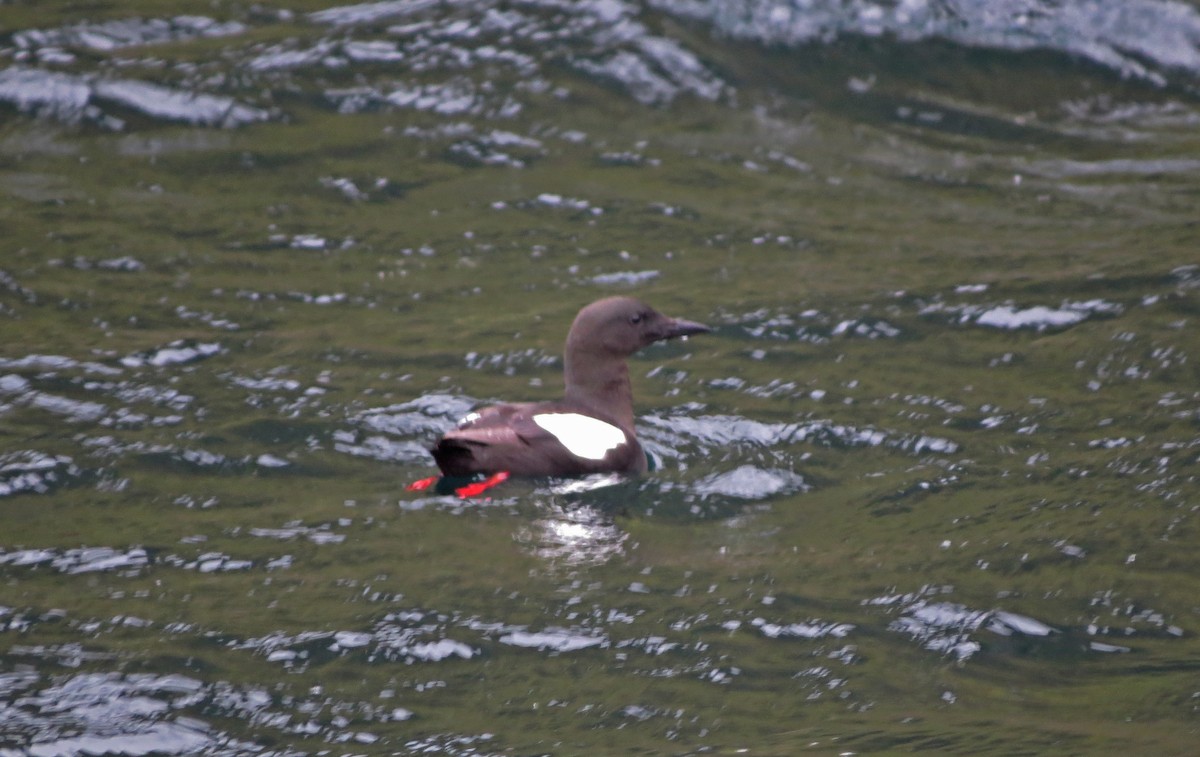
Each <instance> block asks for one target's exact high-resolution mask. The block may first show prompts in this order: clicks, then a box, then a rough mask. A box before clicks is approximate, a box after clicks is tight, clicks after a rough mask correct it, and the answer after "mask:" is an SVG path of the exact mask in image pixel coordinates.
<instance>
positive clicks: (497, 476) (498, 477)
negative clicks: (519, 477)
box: [454, 470, 508, 499]
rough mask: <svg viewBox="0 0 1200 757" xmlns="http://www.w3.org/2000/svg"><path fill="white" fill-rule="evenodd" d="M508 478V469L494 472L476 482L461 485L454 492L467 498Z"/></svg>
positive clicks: (481, 492)
mask: <svg viewBox="0 0 1200 757" xmlns="http://www.w3.org/2000/svg"><path fill="white" fill-rule="evenodd" d="M507 480H508V471H503V470H502V471H500V472H499V473H494V474H492V475H490V476H488V477H487V478H485V479H484V480H482V481H478V482H476V483H474V484H467V485H466V486H460V487H459V488H457V489H455V490H454V493H455V494H457V495H458V496H460V497H462V498H463V499H466V498H467V497H474V496H475V495H476V494H483V493H484V492H485V491H487V490H488V489H491V488H492V487H495V486H499V485H500V484H502V483H504V482H505V481H507Z"/></svg>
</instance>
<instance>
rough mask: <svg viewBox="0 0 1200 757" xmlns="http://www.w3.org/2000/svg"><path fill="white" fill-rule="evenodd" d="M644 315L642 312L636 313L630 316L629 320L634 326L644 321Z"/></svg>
mask: <svg viewBox="0 0 1200 757" xmlns="http://www.w3.org/2000/svg"><path fill="white" fill-rule="evenodd" d="M642 317H643V316H642V314H641V313H635V314H634V315H632V316H630V317H629V322H630V323H632V324H633V325H634V326H636V325H638V324H639V323H641V322H642Z"/></svg>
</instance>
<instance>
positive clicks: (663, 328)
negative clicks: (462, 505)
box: [410, 297, 711, 496]
mask: <svg viewBox="0 0 1200 757" xmlns="http://www.w3.org/2000/svg"><path fill="white" fill-rule="evenodd" d="M708 331H711V329H710V328H709V327H708V326H705V325H704V324H702V323H696V322H695V321H687V320H683V319H680V318H671V317H668V316H665V315H663V314H662V313H659V312H658V311H657V310H655V309H654V308H652V307H650V306H649V305H647V304H646V303H644V302H642V301H640V300H638V299H635V298H633V297H608V298H605V299H602V300H597V301H596V302H593V303H592V304H590V305H588V306H586V307H585V308H583V309H582V310H580V311H579V314H578V315H577V316H575V321H574V322H573V323H572V324H571V329H570V331H569V332H568V333H567V342H566V347H565V350H564V354H563V379H564V383H565V385H566V388H565V391H564V393H563V397H562V399H559V400H553V401H550V402H522V403H506V404H500V405H491V406H489V407H485V408H482V409H480V410H477V411H475V412H473V413H470V414H469V415H467V417H466V418H464V419H463V420H462V421H461V422H460V423H459V425H458V427H457V428H455V429H453V430H451V431H448V432H447V433H446V434H445V435H444V436H442V437H441V438H440V439H439V440H438V441H437V443H436V444H434V446H433V448H432V449H431V452H432V454H433V458H434V460H435V461H436V462H437V465H438V468H440V469H441V471H442V473H443V474H444V475H445V476H447V477H459V476H470V475H475V474H485V475H487V476H489V479H488V480H487V481H485V482H483V484H476V485H472V486H468V487H464V488H462V489H459V490H458V493H459V494H460V495H463V496H467V495H469V494H477V493H479V492H481V491H483V490H485V489H486V488H489V487H490V486H491V485H495V484H496V483H499V482H500V481H503V480H504V479H506V478H507V477H508V476H509V475H514V476H571V475H579V474H587V473H640V472H642V471H645V470H646V467H647V462H646V453H645V452H644V451H643V450H642V445H641V444H640V443H639V442H638V439H637V435H636V434H635V432H634V425H633V391H632V388H631V386H630V384H629V367H628V365H627V364H626V362H625V360H626V358H628V357H629V356H630V355H632V354H633V353H635V352H637V351H638V350H640V349H642V348H643V347H646V346H647V345H650V344H653V343H654V342H658V341H662V340H664V339H673V338H675V337H685V336H689V335H692V334H702V333H705V332H708ZM436 480H437V479H436V477H435V478H434V479H425V480H423V481H419V482H417V483H416V484H414V485H413V487H416V488H425V487H427V486H429V485H431V484H432V483H433V482H435V481H436ZM422 484H424V485H423V486H422ZM413 487H410V488H413ZM481 487H482V488H481Z"/></svg>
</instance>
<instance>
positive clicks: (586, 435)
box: [533, 413, 625, 460]
mask: <svg viewBox="0 0 1200 757" xmlns="http://www.w3.org/2000/svg"><path fill="white" fill-rule="evenodd" d="M533 422H534V423H536V424H537V425H539V426H541V427H542V428H543V429H545V430H546V431H548V432H550V434H551V435H553V436H554V438H555V439H558V441H559V443H560V444H562V446H564V447H566V448H567V451H568V452H570V453H571V454H572V455H575V456H576V457H582V458H586V459H588V460H603V459H604V456H605V455H607V454H608V453H609V452H611V451H612V450H614V449H616V448H617V447H620V446H621V445H622V444H624V443H625V432H624V431H622V430H621V429H619V428H617V427H616V426H614V425H612V424H611V423H605V422H604V421H602V420H600V419H599V418H592V417H591V416H587V415H580V414H579V413H542V414H540V415H535V416H533Z"/></svg>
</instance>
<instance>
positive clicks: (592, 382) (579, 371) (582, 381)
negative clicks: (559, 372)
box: [563, 347, 633, 429]
mask: <svg viewBox="0 0 1200 757" xmlns="http://www.w3.org/2000/svg"><path fill="white" fill-rule="evenodd" d="M564 362H565V366H564V370H563V378H564V379H565V380H566V385H567V391H566V396H565V397H564V399H566V400H567V401H568V402H573V403H579V404H582V405H584V406H586V407H588V408H590V409H592V410H595V411H597V412H601V413H603V414H604V415H608V416H611V418H612V420H613V421H615V422H616V423H618V424H619V425H621V426H623V427H625V428H627V429H632V428H633V389H632V388H631V387H630V385H629V367H628V366H627V365H626V364H625V361H624V360H622V359H612V358H608V359H599V358H596V357H595V356H592V355H586V354H580V353H578V352H577V351H574V350H571V349H570V348H569V347H568V349H567V352H566V355H565V357H564Z"/></svg>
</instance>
